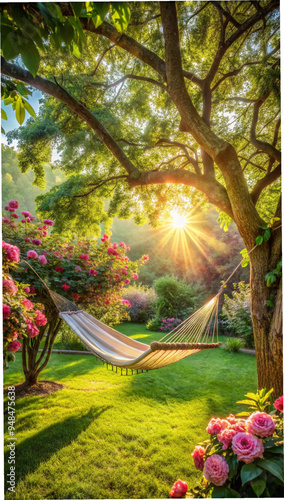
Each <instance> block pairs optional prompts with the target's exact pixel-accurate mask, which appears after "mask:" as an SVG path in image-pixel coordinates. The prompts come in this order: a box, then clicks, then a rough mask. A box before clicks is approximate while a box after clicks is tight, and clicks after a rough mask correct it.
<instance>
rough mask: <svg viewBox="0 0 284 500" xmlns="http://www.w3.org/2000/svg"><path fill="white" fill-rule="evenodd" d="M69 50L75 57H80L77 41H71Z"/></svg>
mask: <svg viewBox="0 0 284 500" xmlns="http://www.w3.org/2000/svg"><path fill="white" fill-rule="evenodd" d="M71 51H72V54H73V55H74V56H75V57H77V58H78V59H80V57H81V55H82V54H81V52H80V49H79V46H78V45H77V43H75V42H74V40H72V41H71Z"/></svg>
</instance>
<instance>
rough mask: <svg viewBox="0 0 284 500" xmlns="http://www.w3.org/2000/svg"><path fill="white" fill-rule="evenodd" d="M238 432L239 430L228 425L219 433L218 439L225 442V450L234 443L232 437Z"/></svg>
mask: <svg viewBox="0 0 284 500" xmlns="http://www.w3.org/2000/svg"><path fill="white" fill-rule="evenodd" d="M236 434H237V431H235V430H234V429H233V428H231V427H227V428H226V429H223V430H222V432H220V434H217V439H218V441H220V443H222V444H223V450H227V449H228V448H229V446H230V444H231V443H232V439H233V437H234V436H235V435H236Z"/></svg>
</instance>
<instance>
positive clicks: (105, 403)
mask: <svg viewBox="0 0 284 500" xmlns="http://www.w3.org/2000/svg"><path fill="white" fill-rule="evenodd" d="M118 330H120V331H121V332H123V333H125V334H127V335H130V336H132V337H133V338H136V339H137V340H141V341H142V342H145V343H150V342H151V341H152V340H154V339H159V338H160V337H161V334H160V333H153V332H148V331H147V330H146V328H145V326H144V325H133V324H130V323H128V324H127V323H126V324H123V325H120V327H119V328H118ZM41 379H42V380H47V379H48V380H54V381H57V382H60V383H63V384H64V385H65V388H64V389H63V390H62V391H59V392H57V393H54V394H51V395H50V396H47V397H35V396H32V397H25V398H22V399H18V400H17V401H16V418H17V420H16V436H17V448H16V473H17V476H16V482H17V485H16V493H7V494H6V500H11V499H12V498H13V499H15V500H29V499H33V500H37V499H38V500H40V499H44V498H53V499H55V498H57V499H63V498H64V499H67V498H73V499H79V498H80V499H81V498H85V499H89V498H97V499H100V498H104V499H108V498H109V499H111V498H117V499H118V498H124V499H128V498H168V497H169V490H170V487H171V485H172V483H173V482H174V481H175V480H177V479H178V478H181V479H183V480H185V481H187V482H188V484H189V485H192V486H193V485H194V484H195V482H196V481H197V479H198V478H199V477H200V473H198V472H197V471H196V470H195V469H194V466H193V461H192V459H191V452H192V450H193V448H194V447H195V445H196V444H197V443H198V442H200V441H201V440H202V439H204V438H205V436H206V431H205V429H206V426H207V422H208V420H209V419H210V417H212V416H213V415H218V416H222V417H225V416H226V415H228V414H229V413H234V412H237V411H240V410H241V408H242V407H241V406H239V405H237V404H236V401H238V400H239V399H241V398H243V395H244V394H245V392H247V391H255V390H256V364H255V357H253V356H249V355H246V354H242V353H236V354H233V353H229V352H226V351H224V350H223V349H216V350H212V351H203V352H200V353H198V354H196V355H194V356H190V357H189V358H187V359H184V360H183V361H180V362H178V363H175V364H173V365H170V366H168V367H165V368H162V369H160V370H157V371H156V370H154V371H150V372H148V373H144V374H140V375H136V376H132V377H124V376H120V375H117V374H115V373H114V372H112V371H108V370H106V368H105V367H104V366H103V365H102V364H101V363H100V362H99V361H96V359H95V358H94V357H92V356H84V355H80V356H74V355H59V354H53V355H52V357H51V360H50V363H49V365H48V366H47V368H46V370H45V371H44V372H43V373H42V377H41ZM22 380H23V376H22V373H21V364H20V356H19V355H17V361H16V363H15V364H11V365H10V368H9V370H8V371H7V372H6V374H5V385H12V384H16V383H18V382H20V381H22ZM6 424H7V415H6V416H5V425H6ZM6 437H7V435H6ZM6 463H7V451H6V456H5V464H6Z"/></svg>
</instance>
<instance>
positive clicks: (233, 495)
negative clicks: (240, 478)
mask: <svg viewBox="0 0 284 500" xmlns="http://www.w3.org/2000/svg"><path fill="white" fill-rule="evenodd" d="M227 497H228V498H241V497H242V496H241V495H240V493H238V491H236V490H233V489H232V488H228V489H227Z"/></svg>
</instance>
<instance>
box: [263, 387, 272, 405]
mask: <svg viewBox="0 0 284 500" xmlns="http://www.w3.org/2000/svg"><path fill="white" fill-rule="evenodd" d="M272 392H273V388H272V389H270V391H268V392H267V393H266V394H265V395H264V396H263V397H262V403H263V402H264V401H266V400H267V399H268V398H269V396H270V394H272Z"/></svg>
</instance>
